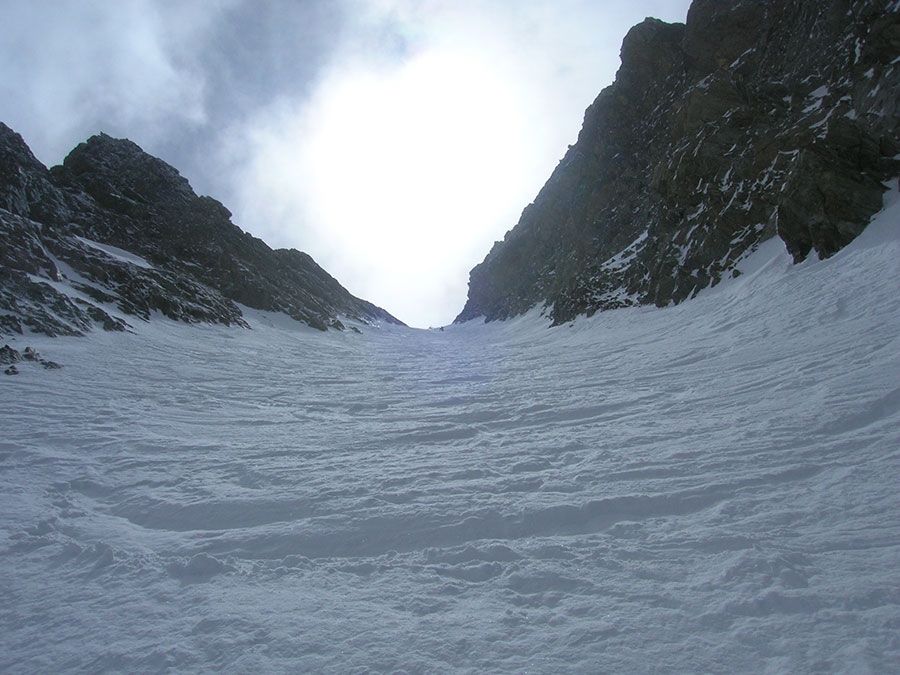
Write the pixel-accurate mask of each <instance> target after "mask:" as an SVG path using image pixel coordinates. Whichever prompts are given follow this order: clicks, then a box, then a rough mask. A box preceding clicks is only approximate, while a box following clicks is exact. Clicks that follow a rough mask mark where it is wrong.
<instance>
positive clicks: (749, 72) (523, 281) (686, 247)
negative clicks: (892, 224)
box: [457, 0, 900, 324]
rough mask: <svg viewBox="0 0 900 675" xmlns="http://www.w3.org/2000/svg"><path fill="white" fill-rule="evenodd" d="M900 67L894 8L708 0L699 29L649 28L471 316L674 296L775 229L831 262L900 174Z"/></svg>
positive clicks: (693, 16)
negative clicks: (537, 307)
mask: <svg viewBox="0 0 900 675" xmlns="http://www.w3.org/2000/svg"><path fill="white" fill-rule="evenodd" d="M898 57H900V2H897V0H853V1H851V0H695V1H694V3H693V4H692V6H691V8H690V11H689V13H688V17H687V21H686V24H666V23H663V22H661V21H658V20H656V19H647V20H645V21H644V22H643V23H641V24H639V25H637V26H635V27H634V28H632V29H631V31H629V33H628V35H627V36H626V37H625V40H624V42H623V44H622V50H621V58H622V64H621V67H620V69H619V72H618V74H617V76H616V80H615V82H614V83H613V84H612V85H611V86H609V87H607V88H606V89H604V90H603V91H602V92H601V93H600V95H599V96H598V98H597V99H596V100H595V101H594V103H593V104H592V105H591V106H590V107H589V108H588V110H587V112H586V114H585V119H584V125H583V128H582V130H581V133H580V134H579V136H578V141H577V142H576V143H575V144H574V145H572V146H570V148H569V150H568V152H567V153H566V155H565V157H564V158H563V160H562V161H561V162H560V164H559V166H558V167H557V168H556V170H555V171H554V172H553V174H552V176H551V177H550V180H549V181H548V182H547V184H546V185H545V186H544V188H543V189H542V190H541V192H540V193H539V194H538V196H537V198H536V199H535V201H534V203H532V204H531V205H529V206H528V207H527V208H526V209H525V210H524V212H523V213H522V217H521V219H520V220H519V223H518V224H517V225H516V226H515V228H513V229H512V230H511V231H510V232H508V233H507V234H506V237H505V238H504V240H503V241H502V242H497V243H496V244H495V245H494V247H493V249H492V250H491V251H490V253H489V254H488V255H487V257H486V258H485V260H484V262H482V263H481V264H480V265H478V266H477V267H475V268H474V269H473V270H472V272H471V275H470V280H469V297H468V301H467V303H466V306H465V308H464V309H463V311H462V313H461V314H460V315H459V317H458V318H457V321H466V320H469V319H473V318H476V317H481V316H483V317H485V318H486V319H487V320H492V319H503V318H507V317H510V316H513V315H516V314H519V313H522V312H525V311H527V310H528V309H531V308H532V307H534V306H535V305H538V304H543V305H544V306H545V307H547V308H550V309H549V311H550V314H551V316H552V318H553V320H554V323H556V324H558V323H561V322H564V321H567V320H570V319H572V318H573V317H575V316H577V315H579V314H584V313H586V314H593V313H594V312H596V311H599V310H604V309H610V308H616V307H622V306H627V305H635V304H650V303H654V304H656V305H660V306H663V305H667V304H670V303H677V302H680V301H682V300H685V299H687V298H690V297H692V296H693V295H694V294H695V293H696V292H697V291H699V290H700V289H703V288H705V287H708V286H710V285H713V284H715V283H717V282H718V281H719V280H720V279H722V278H723V277H724V276H726V275H729V274H732V273H733V272H732V270H734V267H735V265H736V264H737V263H738V262H739V261H740V260H741V259H742V258H743V257H745V256H746V255H747V254H748V253H750V252H752V251H753V250H754V249H755V248H756V247H757V246H758V245H759V244H760V243H761V242H762V241H764V240H766V239H769V238H771V237H774V236H779V237H781V238H782V239H783V240H784V242H785V244H786V245H787V248H788V250H789V251H790V253H791V254H792V255H793V257H794V259H795V261H800V260H802V259H804V258H805V257H806V256H808V255H809V254H810V253H811V252H813V251H814V252H815V253H816V254H818V255H819V256H821V257H827V256H830V255H832V254H834V253H835V252H836V251H838V250H839V249H840V248H841V247H843V246H845V245H846V244H848V243H849V242H850V241H852V240H853V238H854V237H856V236H857V235H858V234H859V233H860V232H861V231H862V230H863V228H864V227H865V226H866V224H867V223H868V221H869V218H870V217H871V216H872V214H873V213H875V212H876V211H877V210H879V209H880V208H881V206H882V195H883V192H884V189H885V187H884V183H885V181H887V180H893V179H895V178H896V177H897V176H898V174H900V161H898V159H900V133H898V132H900V110H898V108H900V95H898V92H900V59H898Z"/></svg>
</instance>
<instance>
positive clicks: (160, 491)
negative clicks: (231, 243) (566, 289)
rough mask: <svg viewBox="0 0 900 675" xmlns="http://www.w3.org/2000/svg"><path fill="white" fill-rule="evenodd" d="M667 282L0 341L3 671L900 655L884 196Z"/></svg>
mask: <svg viewBox="0 0 900 675" xmlns="http://www.w3.org/2000/svg"><path fill="white" fill-rule="evenodd" d="M889 202H890V203H889V205H888V207H887V208H886V210H885V211H883V212H882V213H881V214H880V215H879V216H878V217H877V218H876V220H875V222H874V223H873V224H872V225H871V226H870V227H869V229H868V230H866V232H865V233H864V234H863V235H862V236H861V237H860V238H859V239H858V240H856V241H855V242H854V243H853V244H852V245H850V246H849V247H848V248H846V249H844V250H843V251H841V252H840V253H838V254H837V255H835V256H834V257H833V258H830V259H828V260H824V261H814V260H810V261H807V262H805V263H803V264H801V265H799V266H792V265H791V264H790V260H789V257H788V256H787V254H786V252H785V251H784V249H783V247H781V246H780V245H779V244H778V242H777V241H771V242H769V243H768V244H766V245H764V246H763V247H762V248H761V249H760V250H759V251H757V253H755V254H754V255H753V256H752V257H751V258H750V259H748V260H747V261H746V262H745V265H744V274H743V275H741V276H740V277H738V278H737V279H734V280H730V281H728V282H725V283H723V284H721V285H720V286H718V287H717V288H715V289H711V290H708V291H705V292H703V293H701V294H700V296H699V297H697V298H696V299H694V300H692V301H690V302H687V303H684V304H682V305H679V306H676V307H670V308H665V309H655V308H633V309H627V310H617V311H612V312H607V313H603V314H599V315H597V316H595V317H593V318H591V319H579V320H577V321H575V322H574V323H573V324H571V325H568V326H565V325H564V326H561V327H558V328H555V329H552V330H548V329H547V321H546V319H542V318H541V317H539V316H537V315H536V314H534V313H533V314H531V315H526V316H524V317H520V318H519V319H515V320H511V321H508V322H504V323H491V324H480V323H476V322H471V323H468V324H463V325H459V326H451V327H448V328H447V329H446V330H445V331H416V330H411V329H405V328H399V327H395V326H384V327H383V328H381V329H373V328H366V327H363V334H362V335H359V334H355V333H352V332H346V333H342V334H339V333H335V332H331V333H329V334H327V335H322V334H321V333H318V332H316V331H311V330H308V329H304V328H300V327H298V326H297V325H296V324H291V323H290V322H289V321H284V322H282V321H280V320H279V319H278V318H277V317H275V316H274V315H266V314H261V313H255V314H254V313H252V312H248V317H249V321H250V322H251V324H252V326H253V330H243V329H234V328H232V329H229V328H224V327H214V326H199V327H197V326H195V327H188V326H184V325H178V324H176V323H173V322H169V321H166V320H162V319H160V320H155V321H154V322H152V323H150V324H140V325H138V326H137V334H135V335H122V334H111V333H102V332H97V333H94V334H92V335H91V336H89V337H87V338H80V339H79V338H67V339H57V340H50V339H46V338H41V337H40V336H27V337H23V338H19V339H18V340H17V341H16V342H15V343H14V345H13V346H15V347H16V348H17V349H20V350H21V349H23V348H24V346H25V344H30V345H32V346H34V347H36V348H37V349H38V350H39V351H41V352H43V353H45V356H46V357H47V358H50V359H53V360H54V361H57V362H60V363H62V364H63V366H64V367H63V368H62V369H61V370H43V369H41V368H39V367H38V366H37V365H36V364H29V363H25V364H21V367H20V369H19V370H20V374H19V375H17V376H11V377H4V378H3V379H2V382H0V403H2V409H3V434H2V439H0V476H2V481H0V523H2V530H0V670H2V671H4V672H50V671H84V672H102V671H121V672H158V671H163V670H171V671H190V672H218V671H228V672H335V673H337V672H340V673H348V672H349V673H354V672H355V673H362V672H406V673H433V672H469V673H491V672H545V673H551V672H552V673H567V672H571V673H575V672H609V673H624V672H629V673H632V672H637V673H641V672H719V673H726V672H727V673H732V672H773V673H787V672H790V673H804V672H807V673H812V672H847V673H861V672H873V673H885V672H898V670H900V665H898V664H900V520H898V517H897V514H898V513H900V490H898V485H897V481H898V477H900V294H898V288H897V279H898V278H900V237H898V223H900V202H898V201H897V196H896V194H893V195H892V196H891V198H890V200H889Z"/></svg>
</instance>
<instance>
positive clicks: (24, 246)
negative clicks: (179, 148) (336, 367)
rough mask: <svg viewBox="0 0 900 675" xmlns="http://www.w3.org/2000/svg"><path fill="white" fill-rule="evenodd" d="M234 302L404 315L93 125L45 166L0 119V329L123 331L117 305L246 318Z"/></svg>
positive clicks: (310, 319)
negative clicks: (236, 218)
mask: <svg viewBox="0 0 900 675" xmlns="http://www.w3.org/2000/svg"><path fill="white" fill-rule="evenodd" d="M236 303H242V304H244V305H246V306H248V307H252V308H256V309H262V310H269V311H278V312H284V313H286V314H288V315H290V316H291V317H293V318H294V319H296V320H298V321H302V322H304V323H306V324H309V325H310V326H313V327H315V328H319V329H321V330H326V329H327V328H329V327H334V328H341V327H342V324H341V323H340V321H339V319H338V317H339V316H345V317H349V318H352V319H356V320H359V321H362V322H367V323H375V322H388V323H400V322H399V321H398V320H397V319H395V318H394V317H393V316H391V315H390V314H388V313H387V312H386V311H384V310H383V309H380V308H378V307H376V306H374V305H373V304H371V303H369V302H366V301H364V300H360V299H359V298H356V297H354V296H352V295H351V294H350V293H349V292H348V291H347V290H346V289H344V288H343V287H342V286H341V285H340V284H339V283H338V282H337V281H336V280H335V279H334V278H333V277H331V276H330V275H329V274H328V273H327V272H325V270H323V269H322V268H321V267H319V266H318V265H317V264H316V263H315V262H314V261H313V259H312V258H311V257H309V256H308V255H306V254H305V253H301V252H299V251H295V250H284V249H279V250H272V249H271V248H269V247H268V246H267V245H266V244H265V243H264V242H262V241H261V240H259V239H256V238H255V237H252V236H250V235H249V234H247V233H245V232H243V231H241V230H240V229H239V228H238V227H237V226H235V225H234V224H233V223H232V222H231V214H230V213H229V212H228V210H227V209H226V208H225V207H224V206H222V204H220V203H219V202H217V201H215V200H214V199H211V198H209V197H198V196H197V195H196V194H194V191H193V190H192V189H191V187H190V185H189V184H188V182H187V180H185V179H184V178H183V177H182V176H181V175H180V174H179V173H178V171H176V170H175V169H174V168H172V167H171V166H169V165H168V164H166V163H165V162H163V161H162V160H159V159H157V158H155V157H151V156H150V155H148V154H147V153H145V152H144V151H143V150H141V149H140V148H139V147H138V146H137V145H135V144H134V143H132V142H131V141H127V140H119V139H114V138H110V137H109V136H106V135H103V134H101V135H99V136H94V137H92V138H91V139H90V140H88V141H87V142H86V143H82V144H81V145H79V146H78V147H77V148H75V149H74V150H73V151H72V152H71V153H70V154H69V156H68V157H67V158H66V159H65V161H64V163H63V165H62V166H57V167H53V169H51V170H48V169H47V168H46V167H44V166H43V165H42V164H41V163H40V162H39V161H38V160H37V159H36V158H35V157H34V155H33V154H32V153H31V151H30V150H29V148H28V146H27V145H26V144H25V142H24V141H23V140H22V138H21V136H19V135H18V134H16V133H15V132H13V131H12V130H11V129H9V128H8V127H6V126H5V125H3V124H0V333H21V332H22V331H23V328H24V327H28V328H30V329H31V330H33V331H36V332H42V333H46V334H48V335H78V334H82V333H84V332H85V331H87V330H89V329H91V327H93V326H95V325H99V326H101V327H102V328H104V329H106V330H125V329H126V327H127V325H128V324H127V323H126V321H125V319H124V318H123V317H122V316H121V315H131V316H134V317H138V318H141V319H145V320H148V319H149V318H150V316H151V314H152V313H153V312H160V313H162V314H164V315H165V316H167V317H169V318H172V319H176V320H181V321H186V322H212V323H223V324H226V325H232V324H235V325H239V326H246V325H247V324H246V322H245V321H244V319H243V318H242V314H241V310H240V308H239V307H238V305H237V304H236Z"/></svg>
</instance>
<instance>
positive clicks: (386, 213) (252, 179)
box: [231, 0, 687, 326]
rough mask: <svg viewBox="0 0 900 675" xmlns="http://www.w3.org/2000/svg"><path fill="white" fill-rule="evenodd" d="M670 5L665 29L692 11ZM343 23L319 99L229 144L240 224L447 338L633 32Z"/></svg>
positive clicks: (370, 12) (537, 24) (591, 18)
mask: <svg viewBox="0 0 900 675" xmlns="http://www.w3.org/2000/svg"><path fill="white" fill-rule="evenodd" d="M651 4H653V3H651ZM656 4H660V3H656ZM667 4H668V7H669V9H670V13H671V11H673V9H674V6H675V5H681V6H682V12H681V16H677V15H676V16H675V17H671V16H669V17H666V18H670V19H672V18H681V19H683V16H684V13H685V12H686V9H687V0H684V1H683V2H669V3H667ZM348 7H349V8H350V11H349V19H348V24H347V26H346V29H345V32H344V41H343V42H342V43H341V44H339V45H337V47H336V49H335V52H334V56H333V60H332V62H331V64H330V65H329V66H328V68H326V69H325V70H323V71H322V72H321V73H320V76H319V79H318V83H317V85H316V87H315V88H314V90H313V94H312V95H311V96H310V97H308V98H303V99H295V100H291V99H286V100H282V101H280V102H279V103H278V104H277V105H274V106H271V107H269V108H268V109H264V110H261V111H260V113H259V114H258V115H256V116H255V117H254V118H253V119H252V120H250V121H249V122H248V123H247V124H246V126H243V127H240V128H237V129H235V131H234V133H232V134H231V142H232V148H231V149H232V151H234V149H235V145H234V143H235V139H240V140H239V141H238V142H237V145H238V146H239V147H240V153H239V154H238V155H236V157H241V158H242V159H241V160H240V161H238V163H239V164H240V168H239V170H238V171H237V173H236V174H235V175H236V185H237V190H238V192H239V193H240V195H241V196H240V199H239V200H238V202H237V204H236V207H237V220H238V222H240V223H241V224H242V225H243V226H245V227H248V228H250V229H251V230H252V231H254V232H255V233H257V234H258V235H259V236H262V237H263V238H264V239H266V240H267V241H269V242H270V243H272V244H274V245H279V246H294V247H297V248H302V249H305V250H307V251H308V252H309V253H311V254H312V255H313V257H315V258H316V259H317V260H318V261H319V262H320V264H322V265H323V266H324V267H325V268H326V269H327V270H329V271H330V272H331V273H332V274H334V275H335V276H336V277H337V278H338V279H339V280H340V281H341V283H343V284H344V285H346V286H347V287H348V288H349V289H350V290H351V292H353V293H355V294H357V295H361V296H363V297H365V298H367V299H369V300H371V301H373V302H375V303H377V304H380V305H382V306H384V307H386V308H387V309H388V310H389V311H391V312H393V313H395V314H396V315H398V316H399V317H400V318H402V319H404V320H405V321H407V322H410V323H412V324H413V325H416V326H427V325H440V324H444V323H448V322H449V321H451V320H452V319H453V317H454V315H455V314H456V312H458V311H459V309H460V308H461V307H462V305H463V303H464V301H465V295H466V285H467V281H468V271H469V270H470V269H471V268H472V267H473V266H474V265H475V264H476V263H478V262H480V260H481V259H482V258H483V257H484V255H485V254H486V253H487V251H488V250H489V249H490V246H491V244H492V243H493V241H494V240H495V239H498V238H502V236H503V234H504V232H505V231H506V230H507V229H509V228H511V227H512V226H513V225H514V224H515V222H516V221H517V220H518V217H519V215H520V213H521V211H522V209H523V208H524V207H525V206H526V205H527V204H528V203H529V202H530V201H531V200H532V199H533V198H534V196H535V195H536V194H537V192H538V190H539V189H540V187H541V186H542V185H543V183H544V182H545V181H546V179H547V178H548V177H549V175H550V172H551V171H552V169H553V168H554V166H555V165H556V162H557V161H558V160H559V159H560V158H561V157H562V155H563V154H564V153H565V150H566V145H567V143H570V142H574V140H575V138H576V136H577V133H578V129H579V126H580V123H581V119H582V116H583V112H584V109H585V108H586V107H587V105H589V104H590V102H591V101H592V100H593V98H594V97H595V96H596V94H597V93H599V91H600V89H601V88H602V87H603V86H605V85H606V84H609V83H610V82H611V81H612V79H613V77H614V75H615V71H616V69H617V68H618V58H617V57H618V49H619V45H620V44H621V40H622V37H623V36H624V33H625V31H626V30H627V28H628V27H630V25H632V24H633V23H634V22H636V21H639V20H640V19H642V18H643V15H637V17H638V18H636V19H635V18H634V17H633V16H626V17H622V16H618V15H615V14H614V13H613V12H611V10H610V8H611V7H613V5H612V3H596V2H593V3H587V2H573V1H569V2H559V3H546V2H522V3H516V4H515V6H513V5H511V4H510V3H496V2H493V3H491V2H466V1H465V0H460V2H454V3H437V2H413V1H412V0H348ZM644 9H646V7H644ZM637 11H638V12H639V11H640V9H638V10H637ZM675 11H677V10H675ZM613 17H614V18H616V19H617V20H615V21H610V18H613ZM247 139H250V143H249V144H247V145H245V144H244V141H246V140H247ZM232 161H235V156H233V157H232Z"/></svg>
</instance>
